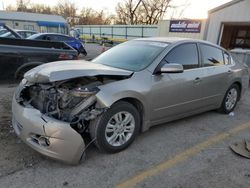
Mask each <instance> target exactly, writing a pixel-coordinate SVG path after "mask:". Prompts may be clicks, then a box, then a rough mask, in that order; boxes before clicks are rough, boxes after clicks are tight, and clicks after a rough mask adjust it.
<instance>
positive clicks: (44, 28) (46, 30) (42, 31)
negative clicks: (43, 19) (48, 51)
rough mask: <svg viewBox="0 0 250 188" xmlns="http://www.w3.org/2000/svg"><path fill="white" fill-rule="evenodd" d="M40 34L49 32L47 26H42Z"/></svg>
mask: <svg viewBox="0 0 250 188" xmlns="http://www.w3.org/2000/svg"><path fill="white" fill-rule="evenodd" d="M40 32H41V33H47V32H48V29H47V27H46V26H40Z"/></svg>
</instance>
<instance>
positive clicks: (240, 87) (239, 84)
mask: <svg viewBox="0 0 250 188" xmlns="http://www.w3.org/2000/svg"><path fill="white" fill-rule="evenodd" d="M234 84H235V85H237V86H238V87H239V90H240V91H239V92H240V94H239V97H238V100H240V98H241V91H242V83H241V82H240V81H239V80H236V81H234V82H233V83H232V84H231V86H232V85H234Z"/></svg>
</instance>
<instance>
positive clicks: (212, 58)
mask: <svg viewBox="0 0 250 188" xmlns="http://www.w3.org/2000/svg"><path fill="white" fill-rule="evenodd" d="M200 48H201V53H202V62H203V65H204V66H205V67H210V66H219V65H224V57H223V52H222V50H221V49H219V48H216V47H213V46H209V45H205V44H200Z"/></svg>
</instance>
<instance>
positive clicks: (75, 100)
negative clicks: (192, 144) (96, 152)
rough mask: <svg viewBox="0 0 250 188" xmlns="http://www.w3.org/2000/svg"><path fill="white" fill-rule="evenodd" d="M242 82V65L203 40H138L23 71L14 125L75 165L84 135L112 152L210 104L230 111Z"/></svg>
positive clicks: (38, 146) (244, 85)
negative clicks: (86, 57)
mask: <svg viewBox="0 0 250 188" xmlns="http://www.w3.org/2000/svg"><path fill="white" fill-rule="evenodd" d="M248 80H249V78H248V68H247V66H246V65H242V64H236V63H235V62H234V60H233V59H232V57H231V55H230V54H229V53H228V52H227V51H226V50H224V49H222V48H220V47H218V46H215V45H213V44H210V43H208V42H204V41H197V40H189V39H185V40H184V39H176V38H175V39H172V38H148V39H137V40H132V41H129V42H126V43H123V44H120V45H118V46H116V47H114V48H112V49H110V50H108V51H107V52H105V53H103V54H102V55H100V56H98V57H97V58H96V59H94V60H93V61H92V62H87V61H83V60H80V61H65V62H54V63H48V64H44V65H41V66H38V67H36V68H34V69H32V70H30V71H29V72H27V73H26V74H25V76H24V79H23V80H22V82H21V83H20V85H19V86H18V87H17V89H16V92H15V95H14V98H13V102H12V111H13V127H14V130H15V132H16V134H17V135H18V136H19V137H20V138H21V139H22V140H23V141H24V142H25V143H26V144H28V145H29V146H30V147H32V148H33V149H35V150H36V151H38V152H40V153H42V154H44V155H46V156H49V157H51V158H54V159H58V160H62V161H64V162H67V163H71V164H76V163H78V162H79V161H80V160H81V158H82V156H83V155H84V152H85V149H86V145H85V142H86V139H85V138H86V136H90V138H91V142H94V143H95V145H96V146H97V147H98V148H99V149H100V150H101V151H105V152H111V153H114V152H119V151H121V150H123V149H125V148H127V147H128V146H129V145H130V144H131V143H132V142H133V141H134V139H135V137H136V136H137V135H138V133H139V132H141V131H145V130H147V129H149V127H150V126H153V125H156V124H161V123H165V122H168V121H172V120H175V119H179V118H184V117H187V116H190V115H193V114H197V113H201V112H204V111H208V110H213V109H218V110H219V111H221V112H223V113H230V112H231V111H233V110H234V108H235V106H236V104H237V101H238V100H239V99H240V97H241V96H242V95H243V93H244V92H245V91H246V89H247V87H248Z"/></svg>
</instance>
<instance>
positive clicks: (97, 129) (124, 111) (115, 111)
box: [89, 101, 140, 153]
mask: <svg viewBox="0 0 250 188" xmlns="http://www.w3.org/2000/svg"><path fill="white" fill-rule="evenodd" d="M139 128H140V116H139V112H138V110H137V109H136V108H135V107H134V106H133V105H132V104H130V103H128V102H123V101H122V102H117V103H115V104H114V105H112V106H111V108H110V109H108V110H107V111H106V112H105V113H104V114H102V115H101V116H99V117H98V118H96V119H95V120H93V121H91V122H90V125H89V132H90V136H91V138H92V139H95V145H96V146H97V147H98V149H99V150H100V151H104V152H108V153H116V152H119V151H121V150H124V149H126V148H127V147H128V146H129V145H130V144H131V143H132V142H133V141H134V139H135V137H136V136H137V135H138V133H139Z"/></svg>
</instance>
